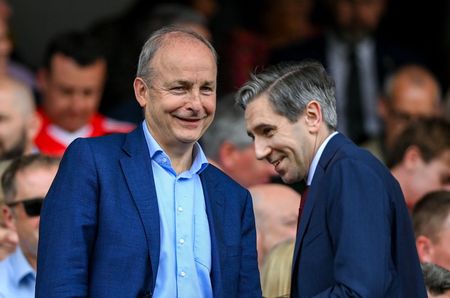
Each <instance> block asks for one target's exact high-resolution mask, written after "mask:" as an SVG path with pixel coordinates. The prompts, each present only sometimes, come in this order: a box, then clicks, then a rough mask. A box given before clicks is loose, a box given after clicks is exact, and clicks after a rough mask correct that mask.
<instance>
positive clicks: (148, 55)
mask: <svg viewBox="0 0 450 298" xmlns="http://www.w3.org/2000/svg"><path fill="white" fill-rule="evenodd" d="M172 33H179V34H182V35H184V36H187V37H190V38H192V39H196V40H198V41H200V42H202V43H203V44H204V45H205V46H207V47H208V48H209V49H210V50H211V53H212V55H213V56H214V60H215V61H216V64H217V52H216V50H215V49H214V47H213V46H212V45H211V43H210V42H209V41H208V40H207V39H206V38H204V37H203V36H201V35H200V34H198V33H196V32H194V31H191V30H187V29H184V28H181V27H179V26H167V27H163V28H161V29H159V30H157V31H155V32H154V33H153V34H152V35H151V36H150V37H149V39H148V40H147V41H146V42H145V44H144V46H143V47H142V50H141V54H140V55H139V62H138V67H137V72H136V76H137V77H141V78H143V79H144V80H146V81H147V82H148V81H150V80H151V79H152V76H153V75H154V70H153V69H152V67H151V66H150V64H151V61H152V59H153V58H154V57H155V54H156V52H157V51H158V50H159V49H160V48H161V47H162V46H163V44H164V42H165V41H166V37H167V35H169V34H172Z"/></svg>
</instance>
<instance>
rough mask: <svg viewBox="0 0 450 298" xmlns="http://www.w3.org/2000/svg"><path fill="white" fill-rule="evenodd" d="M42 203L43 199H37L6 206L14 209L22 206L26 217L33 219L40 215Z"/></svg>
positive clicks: (24, 200)
mask: <svg viewBox="0 0 450 298" xmlns="http://www.w3.org/2000/svg"><path fill="white" fill-rule="evenodd" d="M43 201H44V198H42V197H37V198H31V199H23V200H21V201H17V202H11V203H7V204H6V205H7V206H9V207H14V206H16V205H18V204H22V205H23V208H24V209H25V213H26V214H27V216H30V217H33V216H39V215H41V208H42V202H43Z"/></svg>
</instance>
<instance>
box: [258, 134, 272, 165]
mask: <svg viewBox="0 0 450 298" xmlns="http://www.w3.org/2000/svg"><path fill="white" fill-rule="evenodd" d="M254 145H255V155H256V158H257V159H259V160H262V159H265V158H267V156H269V154H270V151H271V150H270V147H269V146H268V145H267V142H265V141H263V140H261V139H260V138H257V137H255V143H254Z"/></svg>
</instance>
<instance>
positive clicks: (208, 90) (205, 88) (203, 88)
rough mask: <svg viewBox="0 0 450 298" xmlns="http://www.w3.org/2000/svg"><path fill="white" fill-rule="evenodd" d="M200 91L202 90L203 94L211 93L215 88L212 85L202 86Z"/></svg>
mask: <svg viewBox="0 0 450 298" xmlns="http://www.w3.org/2000/svg"><path fill="white" fill-rule="evenodd" d="M200 91H201V92H202V93H203V94H211V93H212V92H213V91H214V90H213V88H211V87H202V88H201V89H200Z"/></svg>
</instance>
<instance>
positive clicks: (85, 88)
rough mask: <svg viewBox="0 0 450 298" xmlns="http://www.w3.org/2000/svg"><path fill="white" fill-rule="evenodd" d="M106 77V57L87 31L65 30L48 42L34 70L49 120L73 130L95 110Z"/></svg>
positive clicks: (87, 119) (89, 117) (67, 129)
mask: <svg viewBox="0 0 450 298" xmlns="http://www.w3.org/2000/svg"><path fill="white" fill-rule="evenodd" d="M105 77H106V60H105V59H104V56H103V53H102V51H101V48H100V47H99V45H98V43H97V41H96V40H95V39H94V38H93V37H92V36H90V35H89V34H87V33H82V32H68V33H63V34H61V35H58V36H56V37H55V38H54V39H53V40H51V41H50V44H49V45H48V47H47V49H46V52H45V55H44V66H43V68H42V69H41V70H40V71H39V73H38V81H39V85H40V88H41V92H42V108H43V110H44V112H45V114H46V115H47V116H48V117H49V118H50V121H51V122H52V123H54V124H56V125H57V126H59V127H61V128H62V129H64V130H66V131H69V132H74V131H77V130H79V129H81V128H82V127H84V126H85V125H86V124H88V123H89V121H90V119H91V118H92V116H93V115H94V114H95V113H96V112H97V110H98V106H99V104H100V99H101V96H102V93H103V86H104V82H105Z"/></svg>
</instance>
